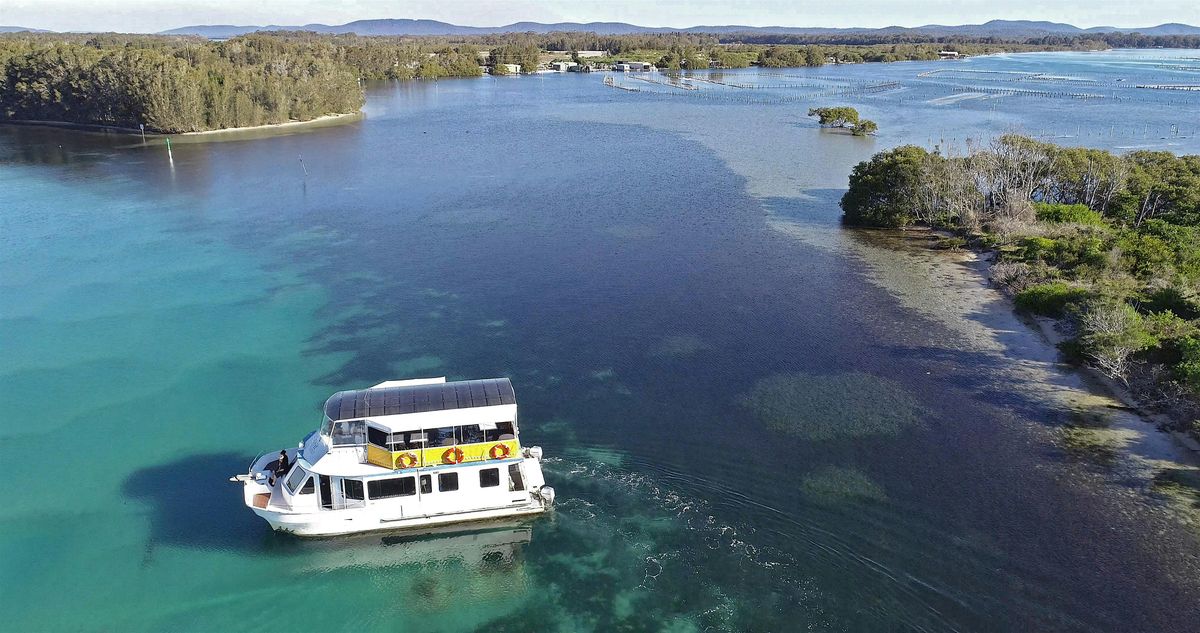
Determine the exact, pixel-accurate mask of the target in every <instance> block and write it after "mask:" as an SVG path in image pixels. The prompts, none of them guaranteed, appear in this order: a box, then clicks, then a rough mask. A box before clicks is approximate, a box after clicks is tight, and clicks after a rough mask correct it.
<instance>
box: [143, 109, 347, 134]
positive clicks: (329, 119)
mask: <svg viewBox="0 0 1200 633" xmlns="http://www.w3.org/2000/svg"><path fill="white" fill-rule="evenodd" d="M362 117H363V113H362V112H361V111H360V112H344V113H342V114H323V115H321V116H319V117H317V118H315V119H309V120H307V121H287V122H284V123H267V124H264V125H251V126H247V127H225V128H221V129H219V130H204V131H201V132H182V133H180V134H175V135H174V136H187V137H196V136H209V135H215V134H233V133H237V132H258V131H261V130H278V129H285V128H295V127H321V125H322V124H329V123H335V122H337V123H347V122H349V121H351V120H357V119H361V118H362ZM157 136H172V135H169V134H158V135H157Z"/></svg>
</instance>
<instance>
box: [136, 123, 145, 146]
mask: <svg viewBox="0 0 1200 633" xmlns="http://www.w3.org/2000/svg"><path fill="white" fill-rule="evenodd" d="M138 129H139V130H141V131H142V145H145V144H146V124H145V123H138Z"/></svg>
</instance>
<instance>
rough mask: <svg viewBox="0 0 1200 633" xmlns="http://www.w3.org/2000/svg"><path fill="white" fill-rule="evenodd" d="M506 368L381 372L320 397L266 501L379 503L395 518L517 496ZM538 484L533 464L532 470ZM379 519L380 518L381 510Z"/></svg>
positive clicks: (317, 506) (314, 505) (329, 506)
mask: <svg viewBox="0 0 1200 633" xmlns="http://www.w3.org/2000/svg"><path fill="white" fill-rule="evenodd" d="M517 433H518V431H517V403H516V396H515V394H514V392H513V387H512V383H511V382H510V381H509V380H508V379H507V378H497V379H488V380H468V381H461V382H445V379H444V378H435V379H419V380H406V381H389V382H385V383H381V384H379V385H376V386H375V387H372V388H370V389H360V390H353V391H341V392H338V393H336V394H334V395H333V396H331V397H330V398H329V400H327V401H326V402H325V407H324V418H323V421H322V424H321V427H320V429H319V430H317V431H314V432H312V433H310V434H309V435H308V436H307V437H306V438H305V439H304V442H303V443H302V448H301V450H300V451H297V455H296V458H295V460H294V461H295V465H294V466H293V467H292V469H291V470H290V472H288V473H287V475H285V476H284V477H283V478H282V482H281V485H279V487H278V489H277V492H278V493H279V494H276V495H273V496H272V498H271V504H272V505H276V504H278V505H279V506H283V507H286V508H287V509H289V510H291V511H293V512H312V511H318V510H341V509H350V508H362V507H367V506H379V507H380V509H383V510H384V511H385V512H384V516H388V515H389V514H390V515H394V516H395V518H396V520H401V519H407V518H413V517H416V516H431V515H433V514H443V513H454V512H464V511H469V510H478V509H480V508H489V507H502V506H509V505H512V504H513V503H527V502H528V500H529V494H528V493H527V492H525V491H526V488H527V479H528V476H527V475H526V473H525V472H524V471H525V468H524V461H525V460H524V458H523V455H522V451H521V445H520V442H519V440H518V436H517ZM534 477H535V478H536V479H537V480H538V481H536V482H533V483H534V484H535V485H541V483H542V482H541V481H540V479H541V473H540V470H539V472H538V473H537V474H536V475H534ZM384 520H386V518H385V519H384Z"/></svg>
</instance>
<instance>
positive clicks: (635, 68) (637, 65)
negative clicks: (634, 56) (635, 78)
mask: <svg viewBox="0 0 1200 633" xmlns="http://www.w3.org/2000/svg"><path fill="white" fill-rule="evenodd" d="M612 69H613V70H616V71H620V72H635V73H644V72H649V71H651V70H654V64H651V63H650V62H626V61H619V62H617V63H615V64H613V66H612Z"/></svg>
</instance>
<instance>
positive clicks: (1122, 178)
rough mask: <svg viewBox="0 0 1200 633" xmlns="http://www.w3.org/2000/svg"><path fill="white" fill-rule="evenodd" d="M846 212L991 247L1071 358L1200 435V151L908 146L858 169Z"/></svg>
mask: <svg viewBox="0 0 1200 633" xmlns="http://www.w3.org/2000/svg"><path fill="white" fill-rule="evenodd" d="M841 206H842V209H843V211H844V212H845V222H846V223H847V224H849V225H856V226H870V227H904V226H908V225H914V224H917V225H925V226H929V227H933V228H937V229H943V230H945V231H949V232H950V233H951V234H952V236H951V237H947V238H944V239H942V240H941V245H942V246H944V247H951V248H957V247H961V246H967V245H970V246H973V247H976V248H978V249H981V250H987V251H990V252H992V253H993V254H994V258H995V259H994V263H993V265H992V267H991V273H990V276H991V279H992V281H993V282H994V283H995V284H996V285H997V286H999V287H1000V288H1002V289H1003V290H1005V291H1007V292H1008V293H1009V294H1010V295H1011V296H1012V297H1013V299H1014V301H1015V303H1016V306H1017V308H1018V309H1020V310H1022V311H1024V312H1026V313H1029V314H1032V315H1038V316H1043V317H1049V318H1051V319H1055V320H1056V321H1057V323H1056V325H1057V329H1058V330H1059V331H1060V332H1062V333H1063V335H1064V341H1063V343H1062V345H1061V346H1060V347H1061V348H1062V349H1063V351H1064V353H1065V354H1066V356H1067V357H1068V358H1069V359H1071V360H1073V361H1075V362H1077V363H1079V364H1085V365H1088V366H1091V367H1093V368H1095V369H1097V370H1099V371H1100V372H1101V373H1103V374H1104V375H1106V376H1108V377H1110V378H1112V379H1114V380H1115V381H1117V382H1119V383H1120V384H1121V385H1122V386H1123V387H1128V388H1129V390H1130V391H1131V392H1132V394H1133V395H1134V396H1135V397H1136V398H1137V399H1138V401H1139V402H1140V403H1142V404H1144V405H1146V406H1147V407H1149V408H1151V409H1153V410H1156V411H1158V412H1161V413H1164V414H1166V415H1168V416H1169V417H1170V418H1171V421H1170V422H1169V423H1168V424H1167V426H1170V427H1172V428H1173V429H1175V430H1178V431H1184V432H1190V433H1191V434H1193V436H1195V437H1197V438H1200V156H1176V155H1174V154H1172V153H1170V152H1152V151H1135V152H1131V153H1129V154H1124V155H1116V154H1113V153H1110V152H1107V151H1104V150H1099V149H1089V148H1083V147H1060V146H1057V145H1053V144H1050V143H1044V142H1040V141H1037V140H1034V139H1031V138H1028V137H1024V136H1019V135H1006V136H1002V137H1000V138H998V139H996V140H995V141H993V142H992V143H991V144H990V145H987V146H984V147H973V148H969V149H968V151H966V152H965V153H963V154H961V155H959V154H954V153H951V152H944V151H940V150H934V151H927V150H925V149H923V148H920V147H916V146H913V145H906V146H902V147H897V148H895V149H891V150H887V151H885V152H880V153H878V154H876V155H875V156H874V157H872V158H871V159H870V160H869V161H865V162H862V163H859V164H858V165H857V166H856V167H855V168H854V171H853V172H852V174H851V176H850V188H849V190H848V191H847V192H846V194H845V196H843V198H842V200H841Z"/></svg>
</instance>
